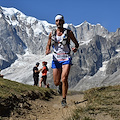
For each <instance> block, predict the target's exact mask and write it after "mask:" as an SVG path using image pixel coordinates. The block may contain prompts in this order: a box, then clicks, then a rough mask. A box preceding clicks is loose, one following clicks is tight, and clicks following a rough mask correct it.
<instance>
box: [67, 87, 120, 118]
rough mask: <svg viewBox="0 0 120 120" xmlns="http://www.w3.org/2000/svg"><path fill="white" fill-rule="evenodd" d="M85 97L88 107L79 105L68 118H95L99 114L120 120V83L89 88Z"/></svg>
mask: <svg viewBox="0 0 120 120" xmlns="http://www.w3.org/2000/svg"><path fill="white" fill-rule="evenodd" d="M84 99H87V104H86V107H84V108H82V107H78V108H77V109H76V110H75V111H74V114H73V117H72V118H69V119H68V120H95V118H97V116H98V115H103V116H110V117H111V118H112V119H114V120H120V85H118V86H109V87H100V88H93V89H90V90H87V91H85V92H84ZM99 119H100V118H99ZM97 120H98V119H97Z"/></svg>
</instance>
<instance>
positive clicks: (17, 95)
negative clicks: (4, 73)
mask: <svg viewBox="0 0 120 120" xmlns="http://www.w3.org/2000/svg"><path fill="white" fill-rule="evenodd" d="M52 94H54V91H53V90H51V89H48V88H40V87H36V86H31V85H25V84H21V83H18V82H14V81H10V80H6V79H3V78H0V117H1V118H2V117H9V116H10V114H11V111H12V110H14V109H15V108H16V107H19V103H23V104H24V103H26V104H27V100H35V99H43V100H48V99H49V98H50V97H51V96H52Z"/></svg>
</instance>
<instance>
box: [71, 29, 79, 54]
mask: <svg viewBox="0 0 120 120" xmlns="http://www.w3.org/2000/svg"><path fill="white" fill-rule="evenodd" d="M69 36H70V39H71V40H72V41H73V42H74V44H75V48H72V50H73V52H76V51H77V49H78V47H79V43H78V41H77V40H76V38H75V36H74V34H73V32H72V31H70V32H69Z"/></svg>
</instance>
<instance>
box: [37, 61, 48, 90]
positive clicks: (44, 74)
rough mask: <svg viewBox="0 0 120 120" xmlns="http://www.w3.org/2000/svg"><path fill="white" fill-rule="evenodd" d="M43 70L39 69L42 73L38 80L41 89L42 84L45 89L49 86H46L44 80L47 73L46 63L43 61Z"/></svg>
mask: <svg viewBox="0 0 120 120" xmlns="http://www.w3.org/2000/svg"><path fill="white" fill-rule="evenodd" d="M42 65H43V68H42V69H40V71H42V77H41V79H40V82H39V87H42V82H43V83H44V85H45V87H46V88H49V84H46V80H47V71H48V67H47V62H46V61H43V62H42Z"/></svg>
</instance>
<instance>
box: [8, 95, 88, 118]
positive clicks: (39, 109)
mask: <svg viewBox="0 0 120 120" xmlns="http://www.w3.org/2000/svg"><path fill="white" fill-rule="evenodd" d="M83 97H84V95H83V94H76V95H68V96H67V104H68V107H66V108H63V107H62V106H61V100H62V96H54V98H51V99H50V100H49V101H44V100H39V99H37V100H35V101H29V103H30V104H31V105H32V106H31V107H30V108H31V110H27V111H24V113H25V114H23V115H21V116H18V115H13V116H12V117H11V118H10V120H14V119H15V118H17V119H15V120H65V119H66V118H67V117H71V114H72V112H73V109H75V108H76V107H77V106H82V107H84V106H85V103H86V102H83V101H84V98H83ZM75 103H77V104H75Z"/></svg>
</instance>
